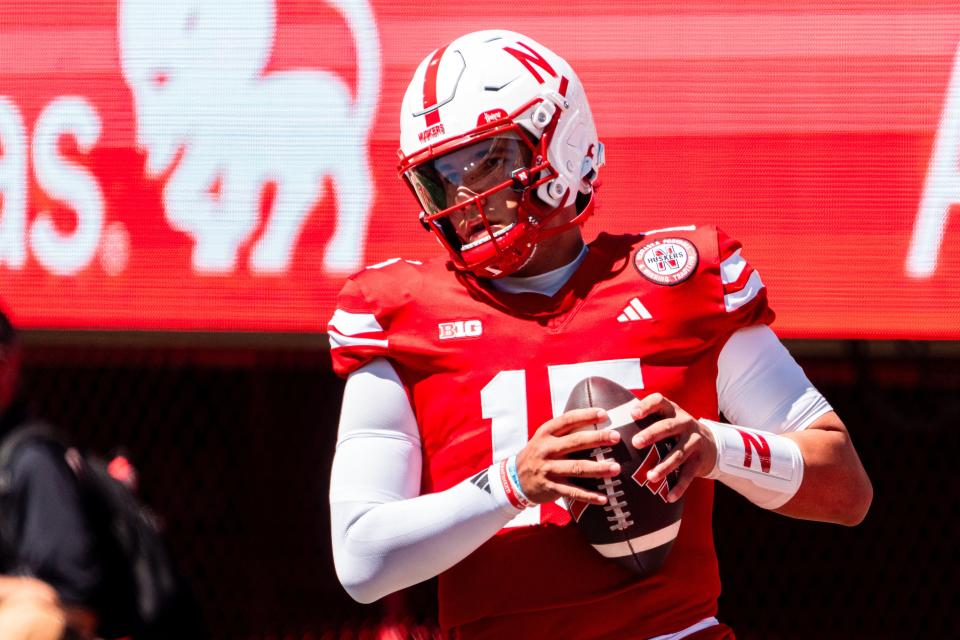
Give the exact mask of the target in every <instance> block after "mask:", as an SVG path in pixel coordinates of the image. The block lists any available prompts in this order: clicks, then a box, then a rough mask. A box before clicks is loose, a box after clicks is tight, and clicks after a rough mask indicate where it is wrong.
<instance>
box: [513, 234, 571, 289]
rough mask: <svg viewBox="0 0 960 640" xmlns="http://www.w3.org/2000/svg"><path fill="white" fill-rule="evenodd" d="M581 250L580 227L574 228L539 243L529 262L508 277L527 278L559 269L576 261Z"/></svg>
mask: <svg viewBox="0 0 960 640" xmlns="http://www.w3.org/2000/svg"><path fill="white" fill-rule="evenodd" d="M582 250H583V235H582V234H581V232H580V227H579V226H576V227H573V228H572V229H568V230H567V231H564V232H563V233H560V234H557V235H555V236H553V237H552V238H547V239H546V240H543V241H541V242H540V243H539V244H538V245H537V248H536V251H535V252H534V254H533V257H532V258H531V259H530V262H528V263H527V264H526V265H524V267H523V268H522V269H520V270H519V271H517V272H515V273H512V274H510V275H511V276H513V277H515V278H528V277H530V276H538V275H540V274H543V273H547V272H548V271H553V270H555V269H559V268H560V267H563V266H565V265H568V264H570V263H571V262H573V261H574V260H576V259H577V256H579V255H580V252H581V251H582Z"/></svg>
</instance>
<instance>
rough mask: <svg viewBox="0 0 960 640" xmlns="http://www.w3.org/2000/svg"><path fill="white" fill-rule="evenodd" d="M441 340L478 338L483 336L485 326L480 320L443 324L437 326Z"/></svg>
mask: <svg viewBox="0 0 960 640" xmlns="http://www.w3.org/2000/svg"><path fill="white" fill-rule="evenodd" d="M437 329H439V331H440V339H441V340H450V339H453V338H478V337H480V336H481V335H483V325H482V324H481V323H480V321H479V320H456V321H454V322H441V323H439V324H438V325H437Z"/></svg>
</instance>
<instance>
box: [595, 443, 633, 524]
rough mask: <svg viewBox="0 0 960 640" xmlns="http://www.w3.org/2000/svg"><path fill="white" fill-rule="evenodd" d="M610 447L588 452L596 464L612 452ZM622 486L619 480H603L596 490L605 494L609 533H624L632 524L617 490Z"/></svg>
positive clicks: (619, 491)
mask: <svg viewBox="0 0 960 640" xmlns="http://www.w3.org/2000/svg"><path fill="white" fill-rule="evenodd" d="M612 451H613V449H611V448H610V447H597V448H596V449H594V450H593V451H591V452H590V455H591V456H593V458H594V459H596V460H597V461H598V462H603V461H604V460H606V459H607V458H606V454H608V453H610V452H612ZM621 484H622V482H621V481H620V479H619V478H604V479H603V481H602V482H601V484H600V485H598V489H600V490H601V491H603V492H604V493H605V494H607V504H605V505H603V510H604V511H606V512H607V522H609V523H610V531H624V530H626V528H627V527H629V526H630V525H632V524H633V520H631V519H630V512H629V511H628V510H627V508H626V507H627V502H626V501H625V500H621V499H620V497H621V496H622V495H623V491H622V490H619V489H617V487H619V486H620V485H621Z"/></svg>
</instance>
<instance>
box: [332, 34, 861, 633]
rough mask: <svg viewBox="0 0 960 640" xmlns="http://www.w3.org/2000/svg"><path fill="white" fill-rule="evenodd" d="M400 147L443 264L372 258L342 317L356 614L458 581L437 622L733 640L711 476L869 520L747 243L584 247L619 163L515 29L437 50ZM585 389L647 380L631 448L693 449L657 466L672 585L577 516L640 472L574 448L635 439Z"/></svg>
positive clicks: (683, 235)
mask: <svg viewBox="0 0 960 640" xmlns="http://www.w3.org/2000/svg"><path fill="white" fill-rule="evenodd" d="M400 155H401V160H400V167H399V170H400V175H401V177H402V179H403V180H404V181H405V182H406V184H407V185H408V186H409V188H410V190H411V191H412V193H413V195H414V197H415V198H416V199H417V201H418V203H419V207H420V209H421V213H420V222H421V224H422V226H423V227H424V228H425V229H427V230H428V231H429V232H430V233H432V234H433V235H434V236H435V237H436V239H437V240H438V241H439V242H440V244H441V245H442V246H443V248H444V249H445V254H446V255H444V256H443V257H442V258H441V259H434V260H430V261H426V262H420V261H416V260H402V259H395V260H389V261H387V262H384V263H382V264H378V265H374V266H371V267H368V268H367V269H365V270H363V271H361V272H360V273H358V274H356V275H355V276H353V277H352V278H350V279H349V280H348V281H347V282H346V284H345V286H344V288H343V291H342V293H341V295H340V298H339V302H338V309H337V310H336V312H335V313H334V315H333V317H332V318H331V320H330V324H329V336H330V341H331V353H332V356H333V361H334V366H335V368H336V371H337V372H338V373H339V374H340V375H343V376H346V377H347V384H346V389H345V391H344V398H343V408H342V413H341V416H340V427H339V435H338V443H337V451H336V456H335V459H334V462H333V470H332V479H331V489H330V501H331V509H332V530H333V549H334V558H335V563H336V568H337V573H338V576H339V578H340V580H341V582H342V583H343V585H344V587H345V588H346V590H347V591H348V592H349V593H350V594H351V595H352V596H353V597H354V598H356V599H357V600H359V601H361V602H371V601H373V600H376V599H378V598H381V597H383V596H384V595H386V594H389V593H391V592H394V591H397V590H399V589H403V588H404V587H408V586H410V585H413V584H416V583H418V582H421V581H423V580H425V579H428V578H431V577H433V576H437V575H439V598H440V621H441V624H442V625H443V626H444V627H445V628H448V629H452V630H454V631H455V632H456V633H457V634H458V637H461V638H481V637H483V638H486V637H490V638H494V637H496V638H502V637H523V638H540V637H543V638H548V637H549V638H557V637H570V638H573V637H575V638H599V637H604V638H605V637H617V636H619V637H629V638H680V637H687V638H693V637H696V638H730V637H733V635H732V631H730V630H729V628H728V627H726V626H725V625H723V624H721V623H719V622H718V620H717V618H716V617H715V616H716V613H717V596H718V595H719V593H720V580H719V576H718V570H717V560H716V555H715V553H714V548H713V541H712V533H711V509H712V503H713V487H714V481H720V482H723V483H726V484H728V485H729V486H731V487H732V488H734V489H735V490H736V491H738V492H740V493H741V494H743V495H744V496H745V497H746V498H747V499H749V500H751V501H753V502H754V503H756V504H757V505H759V506H760V507H762V508H766V509H773V510H776V511H777V512H779V513H782V514H784V515H787V516H792V517H797V518H805V519H813V520H822V521H828V522H836V523H841V524H846V525H854V524H856V523H858V522H860V521H861V520H862V519H863V518H864V516H865V514H866V512H867V509H868V507H869V504H870V501H871V499H872V489H871V485H870V481H869V479H868V478H867V475H866V473H865V472H864V469H863V467H862V465H861V464H860V461H859V458H858V456H857V454H856V451H855V450H854V447H853V445H852V443H851V440H850V436H849V435H848V433H847V430H846V429H845V428H844V425H843V423H842V422H841V421H840V418H839V417H838V416H837V415H836V413H834V412H833V410H832V409H831V407H830V406H829V405H828V404H827V402H826V400H825V399H824V398H823V396H822V395H821V394H820V393H818V392H817V390H816V389H815V388H814V387H813V386H812V385H811V384H810V382H809V381H808V380H807V378H806V377H805V375H804V374H803V372H802V370H801V369H800V367H799V366H798V365H797V364H796V363H795V362H794V360H793V359H792V358H791V356H790V355H789V354H788V352H787V351H786V350H785V349H784V347H783V346H782V345H781V344H780V342H779V341H778V339H777V338H776V336H775V335H774V334H773V332H772V331H771V330H770V329H769V327H768V324H769V323H770V322H772V320H773V318H774V315H773V312H772V311H771V310H770V308H769V307H768V305H767V296H766V290H765V288H764V285H763V282H762V280H761V279H760V276H759V274H758V272H757V271H756V270H755V269H754V267H753V266H752V265H751V264H750V263H749V262H748V261H747V258H746V255H745V253H744V252H743V251H742V250H741V246H740V244H739V243H738V242H737V241H735V240H733V239H732V238H730V237H729V236H727V235H726V234H724V233H723V232H722V231H720V230H718V229H716V228H715V227H693V226H679V227H671V228H665V229H660V230H656V231H648V232H646V233H639V234H636V235H627V236H613V235H607V234H600V236H599V237H597V238H596V239H595V240H593V241H592V242H591V243H589V244H585V243H584V241H583V239H582V235H581V227H580V224H581V223H582V222H583V221H584V220H585V219H586V218H587V217H588V216H589V215H590V213H591V211H592V207H593V204H594V188H595V186H596V180H597V174H598V171H599V170H600V168H601V167H602V165H603V162H604V147H603V144H602V143H601V142H600V141H599V139H598V137H597V132H596V128H595V126H594V121H593V117H592V115H591V112H590V107H589V105H588V103H587V98H586V95H585V94H584V89H583V87H582V85H581V83H580V81H579V79H578V78H577V75H576V74H575V73H574V71H573V69H571V68H570V66H569V65H568V64H567V63H566V61H564V60H563V59H562V58H560V57H559V56H557V55H556V54H555V53H553V52H552V51H550V50H549V49H547V48H546V47H544V46H543V45H541V44H539V43H537V42H536V41H534V40H532V39H530V38H528V37H525V36H523V35H520V34H517V33H512V32H509V31H483V32H477V33H471V34H468V35H465V36H463V37H461V38H458V39H457V40H454V41H453V42H451V43H450V44H449V45H447V46H445V47H443V48H440V49H438V50H436V51H434V52H432V53H431V54H430V55H428V56H427V57H426V58H425V59H424V60H423V62H422V63H421V64H420V66H419V67H418V68H417V71H416V73H415V74H414V77H413V80H412V81H411V83H410V85H409V88H408V89H407V92H406V94H405V96H404V99H403V104H402V113H401V131H400ZM590 376H601V377H605V378H608V379H610V380H613V381H614V382H616V383H618V384H619V385H621V386H623V387H626V388H628V389H630V390H632V391H633V392H634V393H635V394H636V395H637V396H638V398H640V399H639V400H638V401H637V402H636V403H635V404H634V405H633V407H632V414H631V415H632V417H633V418H634V419H640V418H643V417H645V416H649V415H656V416H657V419H656V420H655V421H654V422H653V423H652V424H651V425H650V426H649V427H648V428H646V429H645V430H643V431H641V432H640V433H639V434H638V435H637V436H636V437H635V442H634V444H635V445H637V446H642V445H644V444H647V443H650V442H653V441H658V440H661V439H663V438H667V437H673V438H676V439H677V444H676V446H675V447H674V448H673V450H672V451H671V453H670V454H669V455H668V456H667V457H666V458H665V459H664V460H663V461H662V462H661V463H660V464H659V465H658V466H657V467H656V468H654V469H652V470H651V471H650V472H649V474H648V480H649V481H651V482H660V481H662V479H663V478H665V477H666V476H667V475H668V474H670V473H671V472H672V471H674V470H675V469H679V480H678V482H677V483H676V484H675V486H674V487H673V489H672V490H671V491H670V493H669V495H668V497H667V499H668V500H671V501H672V500H676V499H678V498H679V497H680V496H681V495H683V496H684V500H685V504H684V515H683V520H682V526H681V527H680V528H679V531H678V532H675V535H676V539H675V542H674V545H673V547H672V550H671V552H670V555H669V556H668V557H667V559H666V562H665V564H664V565H663V566H662V567H661V568H660V569H659V570H658V571H657V572H655V573H653V574H652V575H648V576H644V577H638V576H637V575H635V574H633V573H630V572H629V571H627V570H625V569H623V568H621V567H620V566H619V565H617V564H615V563H613V562H611V561H610V560H608V559H606V558H604V557H603V556H601V555H600V554H599V553H597V552H596V551H595V550H594V549H593V548H592V547H591V546H590V545H589V544H588V543H587V542H586V541H585V540H584V539H583V538H582V537H581V535H580V533H579V532H578V531H577V530H576V527H574V526H571V519H570V515H569V513H568V511H567V510H565V509H564V508H563V507H562V506H561V504H564V503H563V502H562V501H563V500H567V501H580V502H582V503H587V504H590V505H603V504H604V503H605V502H606V501H607V496H605V495H603V494H602V493H600V492H592V491H588V490H585V489H582V488H580V487H578V486H577V485H575V484H573V483H572V482H571V481H570V479H571V478H573V477H581V478H606V477H612V476H615V475H617V474H618V473H619V467H618V466H617V464H616V463H613V462H601V461H592V460H590V461H584V460H568V459H567V458H566V454H568V453H569V452H571V451H576V450H583V449H593V448H596V447H598V446H605V445H609V444H613V443H615V442H616V441H617V438H618V435H617V434H616V432H615V431H613V430H609V429H599V430H593V429H590V430H579V428H580V427H583V426H585V425H592V424H594V423H600V422H602V421H604V420H605V419H606V417H607V416H606V413H605V412H604V411H603V410H598V409H578V410H574V411H570V412H564V406H565V403H566V401H567V397H568V396H569V394H570V391H571V389H573V387H574V386H575V385H576V384H577V383H578V382H579V381H581V380H582V379H584V378H587V377H590ZM721 413H722V414H723V416H724V417H725V418H726V420H727V422H725V423H721V422H719V418H720V414H721ZM558 501H560V502H558ZM588 508H589V507H588ZM770 544H776V543H775V542H770Z"/></svg>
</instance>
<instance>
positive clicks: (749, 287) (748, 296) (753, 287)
mask: <svg viewBox="0 0 960 640" xmlns="http://www.w3.org/2000/svg"><path fill="white" fill-rule="evenodd" d="M733 247H736V248H735V249H734V250H733V251H732V253H729V254H728V255H727V256H726V257H725V258H724V259H723V261H722V262H721V263H720V280H721V282H722V283H723V306H724V308H725V309H726V310H727V312H728V313H730V312H733V311H736V310H737V309H739V308H741V307H743V306H744V305H746V304H748V303H749V302H750V301H752V300H753V299H754V298H756V297H757V295H758V294H759V293H760V291H761V290H763V288H764V284H763V280H761V279H760V273H759V272H758V271H757V270H756V269H754V268H753V267H752V266H750V264H749V263H748V262H747V261H746V259H744V257H743V256H742V255H741V254H740V247H739V243H735V244H732V245H731V246H730V247H729V248H731V249H733Z"/></svg>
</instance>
